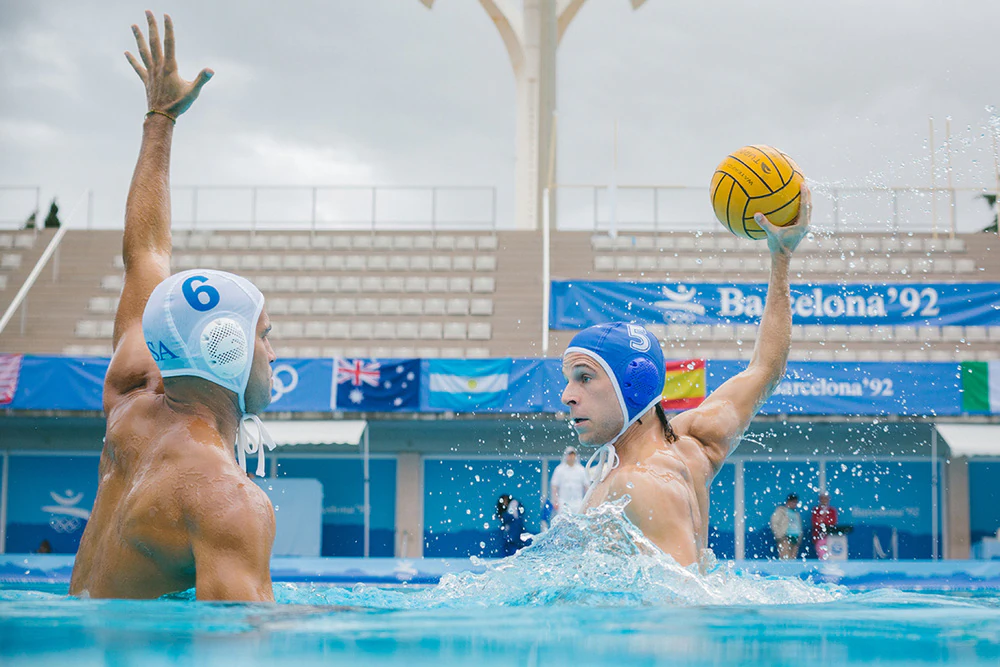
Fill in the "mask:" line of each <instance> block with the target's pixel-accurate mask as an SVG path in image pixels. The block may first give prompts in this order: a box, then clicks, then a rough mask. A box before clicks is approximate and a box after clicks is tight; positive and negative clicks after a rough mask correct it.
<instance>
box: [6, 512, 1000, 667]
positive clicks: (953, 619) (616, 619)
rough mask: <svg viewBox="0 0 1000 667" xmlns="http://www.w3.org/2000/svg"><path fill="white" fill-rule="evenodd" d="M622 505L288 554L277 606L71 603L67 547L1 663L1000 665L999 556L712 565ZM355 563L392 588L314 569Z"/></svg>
mask: <svg viewBox="0 0 1000 667" xmlns="http://www.w3.org/2000/svg"><path fill="white" fill-rule="evenodd" d="M617 510H618V508H615V507H607V508H606V509H605V510H604V512H603V514H601V515H598V516H589V517H572V518H569V517H567V518H566V519H564V520H559V521H557V522H555V523H554V524H553V528H552V529H551V530H550V531H549V532H547V533H545V534H544V535H542V536H540V537H539V539H538V540H537V541H536V543H535V545H533V546H532V547H529V548H528V549H525V550H523V551H521V552H520V553H518V554H517V555H516V556H514V557H512V558H509V559H504V560H501V561H492V562H486V561H473V562H471V563H470V562H466V565H465V567H459V566H458V564H457V563H456V562H422V561H408V562H400V561H394V560H392V559H385V560H383V561H360V560H359V561H353V562H346V563H340V564H339V566H338V567H335V568H330V567H328V568H327V573H326V575H325V576H324V575H323V573H322V572H321V571H320V565H321V564H320V563H318V562H316V561H303V562H300V563H298V564H297V566H296V567H294V568H293V563H292V562H288V561H276V563H275V567H274V568H273V571H274V572H275V573H276V574H277V575H278V576H277V577H276V579H279V580H278V581H277V582H276V583H275V595H276V599H277V603H276V604H273V605H246V604H209V603H199V602H195V601H194V600H193V599H192V595H191V593H190V592H188V593H184V594H180V595H176V596H171V597H169V598H164V599H160V600H153V601H115V600H87V599H73V598H67V597H65V593H66V590H67V583H66V581H65V574H66V572H67V568H66V562H65V560H66V559H62V562H61V564H60V559H58V558H57V559H54V560H51V563H52V564H53V565H54V567H52V568H50V569H49V570H48V571H43V570H41V569H40V567H39V565H38V562H40V561H38V562H33V561H32V560H31V559H27V558H23V560H24V561H25V563H20V562H19V561H17V559H9V561H8V562H7V564H6V566H5V569H4V570H3V571H4V572H7V573H8V577H7V579H6V581H7V583H4V584H2V585H0V659H2V661H3V663H4V664H5V665H22V664H23V665H29V664H30V665H46V664H59V665H65V664H74V665H89V664H140V665H160V664H175V663H185V664H188V663H194V664H200V665H229V664H241V665H258V664H259V665H274V664H288V663H295V664H296V665H313V664H342V663H346V662H348V661H349V662H350V664H352V665H368V664H405V665H407V666H408V667H412V666H414V665H431V664H433V665H469V664H475V665H476V666H477V667H482V666H486V665H543V664H544V665H550V664H573V665H574V666H579V665H607V664H611V663H615V664H629V665H632V664H635V665H653V664H671V665H709V664H720V663H748V662H751V661H752V662H754V663H759V664H766V665H801V664H837V665H851V664H873V663H878V664H891V665H921V664H944V663H947V664H958V665H996V664H998V662H1000V641H998V638H1000V586H998V581H997V573H998V570H1000V564H988V563H987V564H982V565H979V566H975V567H973V568H971V570H974V571H970V567H969V566H968V564H966V565H965V566H963V565H961V564H955V565H951V564H947V563H944V564H942V563H938V564H904V563H895V564H886V565H885V566H878V565H877V564H876V566H873V565H872V564H871V563H868V564H864V563H845V564H836V565H834V564H827V565H822V566H817V567H816V569H810V567H812V566H803V565H802V564H800V563H782V564H777V565H770V566H754V567H750V566H749V565H746V564H744V565H740V566H736V565H734V564H732V563H727V562H715V561H714V560H713V559H712V557H711V555H710V554H706V555H705V558H704V559H703V562H702V563H701V564H700V567H699V566H692V567H691V568H682V567H680V566H678V565H677V564H676V563H674V562H673V561H672V560H671V559H669V558H668V557H665V556H663V554H662V552H659V551H658V550H656V549H655V547H652V545H651V544H649V543H648V542H647V541H646V540H645V538H643V536H642V535H641V533H638V531H637V530H636V529H635V528H634V526H632V525H631V524H630V523H629V522H628V521H627V520H626V519H624V517H623V516H622V514H621V513H620V511H617ZM19 565H26V568H25V569H23V570H22V571H21V573H20V576H21V577H22V578H23V579H24V581H22V582H20V583H18V582H16V581H14V579H15V577H14V576H13V574H12V573H14V572H15V570H14V568H15V566H19ZM824 568H825V569H824ZM976 568H978V569H976ZM796 569H797V570H798V576H791V575H793V574H794V573H795V570H796ZM754 570H756V572H755V571H754ZM922 570H923V573H922V574H921V571H922ZM874 572H887V573H889V575H888V576H889V577H890V579H889V580H892V579H891V578H892V577H895V581H900V582H908V584H907V585H908V587H911V588H927V587H928V586H929V585H931V583H933V582H936V583H934V586H935V587H936V588H938V589H945V588H955V587H956V586H957V587H960V588H962V590H950V591H947V592H934V593H928V592H913V591H904V590H899V589H886V588H879V589H877V590H868V591H864V590H862V589H864V588H867V587H869V586H872V585H876V584H877V583H878V581H877V580H876V579H874V578H873V576H872V573H874ZM893 572H895V574H892V573H893ZM961 572H965V573H966V578H965V579H962V578H961V577H960V576H959V573H961ZM949 573H950V574H949ZM904 575H908V576H904ZM352 576H353V577H354V578H355V579H356V580H362V579H365V580H369V581H381V582H382V583H381V584H379V585H372V584H366V583H361V584H355V585H350V586H348V585H333V584H329V583H311V582H310V580H312V581H315V580H324V579H325V580H326V581H333V580H338V581H346V580H348V579H349V578H350V577H352ZM803 577H805V578H803ZM838 577H839V578H838ZM406 579H408V580H409V581H410V582H411V583H405V584H400V583H397V584H395V585H389V584H387V583H386V582H388V581H392V580H395V581H397V582H398V581H400V580H406ZM435 579H436V580H437V581H438V583H437V584H436V585H432V584H431V583H430V582H431V581H433V580H435ZM835 581H839V582H840V583H835ZM884 581H888V580H883V582H884ZM46 582H49V583H46ZM412 582H421V583H412ZM845 582H846V583H848V584H849V586H845V585H844V583H845ZM972 589H978V590H972Z"/></svg>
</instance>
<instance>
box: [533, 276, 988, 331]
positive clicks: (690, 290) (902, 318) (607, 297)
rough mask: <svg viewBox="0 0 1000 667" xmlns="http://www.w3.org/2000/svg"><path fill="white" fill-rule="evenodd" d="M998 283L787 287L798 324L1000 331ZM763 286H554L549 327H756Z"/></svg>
mask: <svg viewBox="0 0 1000 667" xmlns="http://www.w3.org/2000/svg"><path fill="white" fill-rule="evenodd" d="M998 295H1000V283H913V284H906V283H892V284H882V285H871V284H840V283H822V284H820V283H815V284H814V283H792V285H791V296H792V322H793V324H797V325H809V324H813V325H831V324H834V325H835V324H842V325H864V326H918V327H925V326H926V327H939V326H1000V296H998ZM766 296H767V284H765V283H743V284H740V283H737V284H734V283H693V282H691V283H660V282H641V283H640V282H619V281H562V280H554V281H552V300H551V307H550V320H551V323H552V324H551V327H552V328H553V329H559V330H577V329H585V328H587V327H589V326H593V325H595V324H604V323H606V322H622V321H624V322H639V323H642V324H757V323H758V321H759V320H760V316H761V314H762V313H763V312H764V301H765V298H766Z"/></svg>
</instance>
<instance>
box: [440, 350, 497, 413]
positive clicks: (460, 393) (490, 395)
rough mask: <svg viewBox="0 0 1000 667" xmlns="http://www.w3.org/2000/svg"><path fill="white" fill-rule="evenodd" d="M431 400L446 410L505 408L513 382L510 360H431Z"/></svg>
mask: <svg viewBox="0 0 1000 667" xmlns="http://www.w3.org/2000/svg"><path fill="white" fill-rule="evenodd" d="M427 364H428V367H427V370H426V371H425V374H426V377H427V403H428V405H430V406H431V407H434V408H443V409H445V410H455V411H458V412H462V411H474V410H477V409H479V408H481V407H489V408H500V407H503V404H504V399H505V398H506V397H507V393H508V392H507V388H508V385H509V383H510V369H511V365H512V361H511V360H510V359H431V360H430V361H428V362H427Z"/></svg>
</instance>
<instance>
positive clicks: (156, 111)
mask: <svg viewBox="0 0 1000 667" xmlns="http://www.w3.org/2000/svg"><path fill="white" fill-rule="evenodd" d="M154 113H158V114H160V115H161V116H165V117H167V118H169V119H170V122H171V123H174V124H175V125H176V124H177V116H171V115H170V114H168V113H167V112H166V111H160V110H159V109H150V110H149V111H147V112H146V118H149V117H150V116H152V115H153V114H154Z"/></svg>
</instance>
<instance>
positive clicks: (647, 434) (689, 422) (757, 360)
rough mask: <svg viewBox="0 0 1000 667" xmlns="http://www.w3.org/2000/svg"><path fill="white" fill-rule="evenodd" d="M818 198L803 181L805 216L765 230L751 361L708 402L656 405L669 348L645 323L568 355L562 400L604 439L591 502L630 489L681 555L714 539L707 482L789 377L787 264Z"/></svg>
mask: <svg viewBox="0 0 1000 667" xmlns="http://www.w3.org/2000/svg"><path fill="white" fill-rule="evenodd" d="M810 213H811V197H810V193H809V191H808V189H807V188H806V187H805V186H803V191H802V208H801V213H800V216H799V219H798V220H797V221H796V222H795V223H794V224H793V225H789V226H787V227H783V228H778V227H774V226H773V225H771V224H770V223H769V222H768V221H767V220H766V219H758V221H757V222H758V223H759V224H760V225H761V227H762V228H763V229H765V231H767V233H768V248H769V249H770V251H771V255H772V265H771V279H770V283H769V285H768V295H767V301H766V303H765V307H764V313H763V315H762V317H761V323H760V332H759V334H758V337H757V343H756V345H755V347H754V354H753V357H752V359H751V361H750V365H749V366H748V368H747V369H746V370H745V371H743V372H742V373H739V374H738V375H736V376H735V377H733V378H731V379H729V380H728V381H726V382H725V383H724V384H723V385H722V386H721V387H719V388H718V389H717V390H715V391H714V392H713V393H712V394H711V396H709V397H708V398H707V399H706V400H705V402H704V403H702V405H700V406H699V407H697V408H694V409H691V410H688V411H686V412H683V413H681V414H680V415H677V416H675V417H673V418H672V419H670V420H669V422H668V420H667V417H666V415H665V414H664V412H663V410H662V408H661V407H660V405H659V392H660V389H661V388H662V386H663V374H662V373H663V372H662V370H661V369H662V368H663V355H662V352H661V351H660V344H659V341H657V340H656V337H655V336H653V335H652V334H651V333H650V332H648V331H647V330H646V329H645V328H643V327H641V326H638V325H634V324H627V323H623V322H620V323H613V324H609V325H597V326H595V327H591V328H590V329H586V330H584V331H582V332H580V333H579V334H577V336H575V337H574V339H573V341H572V342H570V344H569V347H567V349H566V352H565V354H564V355H563V374H564V375H565V377H566V380H567V386H566V389H565V390H564V391H563V396H562V400H563V403H565V404H566V405H567V406H568V407H569V408H570V420H571V423H572V424H573V426H574V427H575V428H576V430H577V435H578V437H579V440H580V443H581V444H585V445H599V446H600V449H599V450H598V451H599V454H600V463H599V464H598V471H597V473H598V475H599V477H598V479H597V480H596V481H595V483H594V485H593V486H592V487H591V489H590V492H589V493H588V495H587V499H586V502H585V503H584V509H587V508H590V507H596V506H598V505H600V504H602V503H604V502H607V501H612V500H616V499H619V498H622V497H624V496H629V498H630V502H629V503H628V505H627V506H626V508H625V512H626V515H627V516H628V517H629V519H630V520H631V521H632V522H633V523H634V524H635V525H636V526H637V527H638V528H640V529H641V530H642V532H643V534H644V535H645V536H646V537H647V538H649V539H650V541H652V542H653V543H654V544H655V545H657V546H658V547H659V548H660V549H661V550H663V551H664V552H665V553H667V554H669V555H671V556H673V557H674V558H675V559H676V560H677V562H678V563H680V564H682V565H690V564H692V563H695V562H697V561H698V560H699V558H700V554H701V550H702V549H706V548H707V547H708V511H709V488H710V486H711V483H712V480H713V479H714V478H715V475H716V474H717V473H718V472H719V470H720V469H721V468H722V465H723V464H724V463H725V461H726V458H727V457H728V456H729V454H730V453H731V452H732V451H733V450H734V449H735V448H736V446H737V445H738V444H739V441H740V439H741V438H742V436H743V433H744V432H745V431H746V429H747V427H749V425H750V422H751V420H752V419H753V417H754V416H755V415H756V414H757V411H758V410H759V409H760V406H761V405H762V404H763V403H764V401H765V400H767V398H768V397H769V396H770V395H771V393H772V392H773V391H774V389H775V388H776V387H777V385H778V383H779V382H780V380H781V377H782V375H784V370H785V363H786V361H787V358H788V350H789V347H790V344H791V323H792V313H791V303H790V298H789V285H788V265H789V261H790V259H791V253H792V252H793V251H794V250H795V248H796V247H797V246H798V244H799V242H800V241H801V240H802V238H803V237H804V236H805V234H806V233H807V231H808V224H809V216H810Z"/></svg>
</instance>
